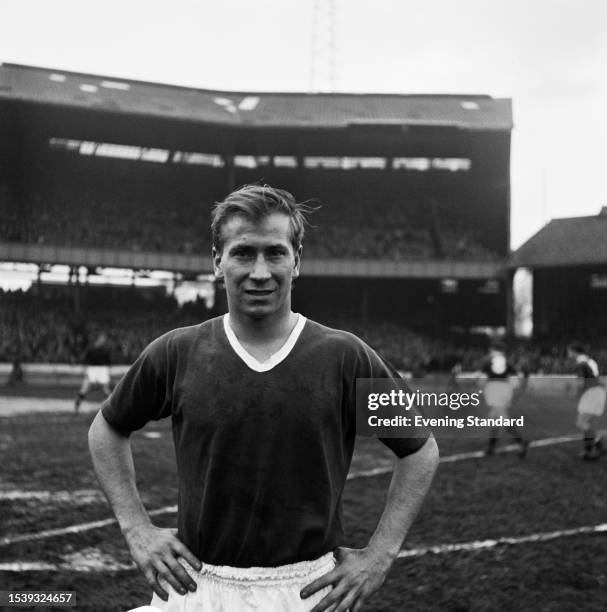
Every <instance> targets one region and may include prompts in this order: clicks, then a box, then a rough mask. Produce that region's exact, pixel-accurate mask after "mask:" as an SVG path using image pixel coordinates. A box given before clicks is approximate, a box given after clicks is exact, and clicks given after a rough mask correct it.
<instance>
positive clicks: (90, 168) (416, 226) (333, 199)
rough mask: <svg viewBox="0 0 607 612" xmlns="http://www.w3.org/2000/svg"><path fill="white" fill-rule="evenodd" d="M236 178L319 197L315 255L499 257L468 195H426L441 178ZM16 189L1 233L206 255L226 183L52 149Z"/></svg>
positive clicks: (376, 174) (194, 172)
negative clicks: (468, 213) (464, 198)
mask: <svg viewBox="0 0 607 612" xmlns="http://www.w3.org/2000/svg"><path fill="white" fill-rule="evenodd" d="M237 178H238V181H239V183H248V182H256V181H260V180H261V181H264V182H265V181H267V182H271V183H272V184H274V185H278V186H281V187H284V188H286V189H288V190H290V191H292V192H293V193H294V194H295V195H296V196H297V197H298V198H299V199H312V200H315V201H318V203H319V204H320V205H321V207H320V208H319V210H318V211H317V212H316V213H315V214H314V215H313V216H312V218H311V223H312V226H313V228H311V230H310V231H309V232H308V238H307V240H306V253H307V255H308V256H311V257H316V258H370V259H389V260H393V261H401V260H410V259H412V260H415V259H422V260H423V259H431V258H452V259H459V260H483V261H488V260H496V259H498V255H497V254H496V252H495V251H492V250H491V249H490V248H489V247H487V246H485V245H483V244H482V242H480V240H479V237H478V236H477V235H476V232H477V231H478V230H477V229H476V227H477V226H476V225H475V224H474V219H467V218H466V217H465V216H464V215H463V214H461V210H462V209H464V208H465V203H463V202H461V201H458V191H457V189H454V188H453V185H451V191H450V192H449V193H450V195H449V200H448V201H442V200H441V201H437V202H435V201H433V200H432V201H431V200H428V198H427V197H426V195H425V193H426V192H427V190H428V187H427V181H429V180H434V179H428V178H425V177H424V178H423V179H419V178H411V177H409V176H407V173H406V172H400V171H399V172H388V173H386V171H376V170H375V171H374V170H358V171H357V170H353V171H344V170H325V169H322V170H300V171H293V170H284V169H277V168H274V169H271V170H270V169H268V170H266V171H265V174H262V172H261V170H240V171H239V172H238V175H237ZM18 191H19V196H20V197H19V198H18V199H15V198H13V197H11V194H10V193H9V191H8V189H7V188H6V186H3V188H2V190H1V191H0V198H1V199H2V203H3V206H2V210H3V213H2V216H1V218H0V238H2V239H4V240H7V241H12V242H24V243H29V244H44V245H52V246H64V245H69V246H84V247H90V248H104V249H123V250H132V251H152V252H169V253H185V254H192V253H198V254H207V253H209V252H210V243H209V236H208V229H207V228H208V227H209V223H210V213H211V208H212V205H213V203H214V202H215V201H217V200H220V199H221V198H222V197H223V196H224V195H225V192H226V185H225V177H224V175H223V173H221V172H220V171H219V170H218V169H215V168H209V167H204V166H186V165H179V164H172V163H165V164H151V163H148V162H141V161H130V160H124V159H119V160H117V159H100V158H96V157H89V156H84V155H78V154H73V153H65V152H49V153H48V154H47V155H43V156H41V155H38V156H33V157H32V158H30V160H29V162H28V166H27V168H25V169H24V178H23V180H22V181H21V182H20V185H19V190H18ZM464 195H465V194H464ZM460 200H461V197H460ZM142 220H145V222H144V223H142ZM315 228H317V229H315ZM481 239H482V238H481Z"/></svg>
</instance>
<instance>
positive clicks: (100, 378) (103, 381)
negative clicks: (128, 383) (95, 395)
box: [86, 366, 110, 385]
mask: <svg viewBox="0 0 607 612" xmlns="http://www.w3.org/2000/svg"><path fill="white" fill-rule="evenodd" d="M86 378H87V380H88V381H89V382H90V383H91V384H92V385H94V384H97V385H109V384H110V368H109V367H108V366H87V368H86Z"/></svg>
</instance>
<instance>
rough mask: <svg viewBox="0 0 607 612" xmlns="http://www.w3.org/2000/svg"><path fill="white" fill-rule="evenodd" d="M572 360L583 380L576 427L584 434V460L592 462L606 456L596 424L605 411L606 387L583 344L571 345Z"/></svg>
mask: <svg viewBox="0 0 607 612" xmlns="http://www.w3.org/2000/svg"><path fill="white" fill-rule="evenodd" d="M567 352H568V355H569V358H570V359H574V360H575V364H576V370H577V375H578V376H579V378H580V380H581V385H580V393H579V401H578V405H577V412H578V416H577V421H576V425H577V427H578V428H579V429H581V430H582V432H583V442H584V452H583V454H582V459H584V460H587V461H592V460H595V459H598V458H599V457H601V456H602V455H604V454H605V448H604V446H603V442H602V440H601V438H600V436H598V435H597V432H596V427H595V423H596V421H597V420H598V418H599V417H600V416H602V414H603V412H604V411H605V396H606V394H605V387H604V386H603V384H602V383H601V381H600V380H599V368H598V366H597V364H596V361H594V359H591V358H590V357H589V356H588V354H587V353H586V350H585V349H584V347H583V346H582V345H581V344H571V345H570V346H569V347H568V349H567Z"/></svg>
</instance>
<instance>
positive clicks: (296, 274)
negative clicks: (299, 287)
mask: <svg viewBox="0 0 607 612" xmlns="http://www.w3.org/2000/svg"><path fill="white" fill-rule="evenodd" d="M302 252H303V245H301V244H300V245H299V248H298V249H297V251H295V266H294V267H293V275H292V278H294V279H295V278H299V266H300V264H301V254H302Z"/></svg>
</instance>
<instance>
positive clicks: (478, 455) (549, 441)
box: [348, 429, 607, 480]
mask: <svg viewBox="0 0 607 612" xmlns="http://www.w3.org/2000/svg"><path fill="white" fill-rule="evenodd" d="M598 433H599V434H603V435H604V434H607V430H605V429H602V430H600V431H599V432H598ZM578 440H581V434H571V435H567V436H558V437H555V438H541V439H540V440H532V441H531V442H530V444H529V448H542V447H544V446H552V445H554V444H565V443H566V442H575V441H578ZM518 450H519V445H518V444H507V445H506V446H501V447H499V448H498V449H497V451H496V453H498V454H502V453H515V452H517V451H518ZM484 456H485V452H484V451H470V452H467V453H456V454H454V455H447V456H446V457H441V458H440V459H439V462H440V463H455V462H456V461H465V460H466V459H482V458H483V457H484ZM391 471H392V466H391V465H390V466H384V467H378V468H374V469H372V470H361V471H360V472H351V473H350V474H348V480H353V479H355V478H369V477H371V476H379V475H380V474H388V473H390V472H391Z"/></svg>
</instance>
